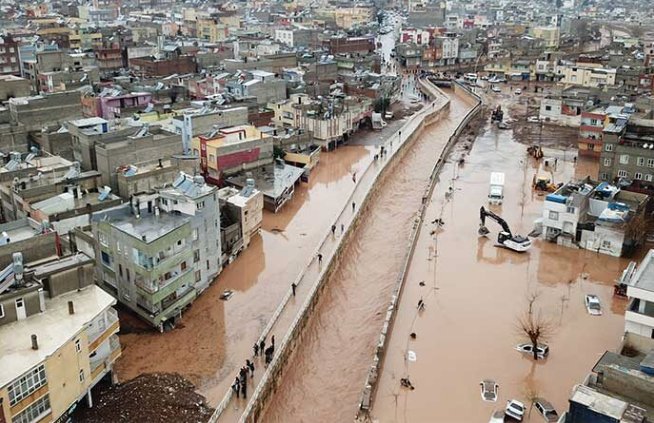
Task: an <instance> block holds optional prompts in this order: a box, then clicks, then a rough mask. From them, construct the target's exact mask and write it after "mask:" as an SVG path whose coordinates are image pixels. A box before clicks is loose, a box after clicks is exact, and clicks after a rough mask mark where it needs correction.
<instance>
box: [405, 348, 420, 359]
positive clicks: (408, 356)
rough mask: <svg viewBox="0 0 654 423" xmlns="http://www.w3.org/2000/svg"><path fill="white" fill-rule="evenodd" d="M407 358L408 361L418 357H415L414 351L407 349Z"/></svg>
mask: <svg viewBox="0 0 654 423" xmlns="http://www.w3.org/2000/svg"><path fill="white" fill-rule="evenodd" d="M407 358H408V359H409V361H416V360H417V359H418V358H417V357H416V352H415V351H411V350H409V352H408V353H407Z"/></svg>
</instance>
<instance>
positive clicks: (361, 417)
mask: <svg viewBox="0 0 654 423" xmlns="http://www.w3.org/2000/svg"><path fill="white" fill-rule="evenodd" d="M424 85H426V86H424V87H423V89H424V91H425V92H433V91H432V90H433V88H432V87H434V88H435V86H434V85H432V84H429V83H424ZM453 89H454V91H455V93H459V94H463V95H466V96H469V97H470V98H471V99H472V100H473V101H475V102H476V103H477V104H476V105H475V107H474V108H473V109H472V110H470V112H468V114H467V115H466V117H465V118H464V119H463V121H461V123H460V124H459V126H457V128H456V130H455V131H454V133H453V134H452V136H450V138H449V140H448V141H447V143H446V145H445V148H443V151H442V152H441V155H440V157H439V158H438V161H437V162H436V164H435V165H434V168H433V169H432V172H431V175H430V177H429V184H428V185H427V188H426V189H425V193H424V195H423V196H422V205H421V206H420V210H419V213H418V218H417V219H416V221H415V222H414V224H413V228H412V229H411V236H410V237H409V242H408V244H407V250H406V253H405V255H404V260H403V264H402V268H401V270H400V273H399V274H398V277H397V281H396V283H395V286H394V288H393V292H392V294H391V300H390V304H389V305H388V308H387V309H386V317H385V319H384V323H383V325H382V329H381V332H380V334H379V340H378V342H377V346H376V347H375V355H374V356H373V360H372V364H371V365H370V369H369V370H368V374H367V376H366V380H365V383H364V387H363V392H362V393H361V400H360V402H359V411H358V413H357V416H356V419H355V420H356V421H365V420H367V418H368V416H369V412H370V410H371V409H372V405H373V404H372V402H373V398H374V396H375V392H376V390H377V381H378V379H379V374H380V373H381V370H382V366H383V362H384V356H385V353H386V346H387V340H388V338H389V337H390V334H391V331H392V327H393V322H394V320H395V314H396V312H397V309H398V306H399V302H400V298H401V296H402V290H403V288H404V281H405V280H406V273H407V271H408V269H409V264H410V263H411V259H412V258H413V253H414V251H415V247H416V244H417V241H418V235H419V234H420V227H421V226H422V223H423V220H424V216H425V212H426V211H427V207H428V205H429V199H430V198H431V195H432V193H433V191H434V187H435V186H436V182H437V180H438V178H437V176H438V173H439V172H440V170H441V168H442V167H443V163H444V162H445V160H446V158H447V155H448V154H449V153H450V150H451V149H452V146H453V145H454V144H455V143H456V140H457V138H458V136H459V135H460V134H461V132H462V131H463V130H464V129H465V127H466V126H467V125H468V123H470V120H472V119H473V118H474V117H475V116H476V115H477V114H478V113H479V111H480V110H481V99H480V98H479V97H478V96H477V95H476V94H474V93H472V92H470V91H469V90H468V89H467V88H465V87H463V86H462V85H458V84H453Z"/></svg>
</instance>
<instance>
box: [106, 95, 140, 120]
mask: <svg viewBox="0 0 654 423" xmlns="http://www.w3.org/2000/svg"><path fill="white" fill-rule="evenodd" d="M97 100H98V105H99V107H98V111H99V113H100V116H99V117H101V118H104V119H116V118H119V117H126V116H124V114H125V112H127V113H132V112H133V110H127V111H125V110H124V109H134V108H137V109H138V108H145V107H146V106H147V105H148V103H151V102H152V93H146V92H139V93H128V94H122V95H118V96H104V97H102V96H101V97H97ZM121 111H122V113H121Z"/></svg>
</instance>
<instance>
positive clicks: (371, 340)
mask: <svg viewBox="0 0 654 423" xmlns="http://www.w3.org/2000/svg"><path fill="white" fill-rule="evenodd" d="M472 106H473V104H472V102H470V101H469V100H467V99H466V100H464V99H463V98H459V97H456V96H453V97H452V103H451V109H450V112H449V113H446V114H444V115H443V117H442V118H441V120H440V121H439V122H438V123H437V124H435V125H432V126H431V127H429V128H427V129H426V130H425V131H424V133H423V135H422V136H421V138H420V139H419V140H417V141H416V143H415V144H414V145H413V146H412V147H411V149H410V150H409V151H408V152H407V153H406V155H405V156H404V157H403V158H402V159H401V160H400V161H399V162H398V163H397V164H396V167H395V168H394V170H392V171H391V172H390V173H389V174H388V177H387V179H386V180H385V182H384V184H383V185H382V186H381V187H380V188H379V191H378V192H377V194H376V196H375V197H374V198H373V199H372V202H371V204H370V208H369V211H368V212H367V214H366V215H365V216H364V218H363V220H362V224H361V225H360V226H359V227H358V228H357V232H356V233H355V235H354V238H353V242H351V243H350V244H349V245H348V246H347V247H346V249H345V251H344V254H343V259H342V260H341V262H340V264H339V267H338V268H337V270H336V271H335V273H334V274H333V275H332V277H331V279H330V280H329V281H328V282H327V288H326V289H325V292H324V293H323V294H322V296H321V298H320V300H319V304H318V306H317V308H316V310H315V311H314V314H313V316H312V318H311V319H310V321H309V324H308V325H307V327H306V328H305V330H304V335H303V338H302V343H301V345H300V347H299V348H298V349H297V350H296V351H295V352H294V355H293V356H292V358H291V361H290V362H289V363H288V364H287V370H285V373H284V375H283V377H282V378H281V381H280V384H279V387H278V388H277V391H276V393H275V394H274V396H273V398H272V400H271V402H270V405H269V406H268V409H267V410H266V414H265V415H264V416H263V418H262V421H265V422H317V421H321V422H322V421H324V422H345V421H352V419H353V418H354V415H355V411H356V404H357V402H358V397H359V395H360V392H361V388H362V382H363V380H364V376H365V374H366V371H367V368H368V365H369V364H370V359H371V357H372V352H373V346H374V344H375V342H376V336H377V334H378V332H379V329H380V327H381V322H382V320H383V312H384V309H385V306H386V304H387V302H388V300H389V295H390V291H391V289H392V285H393V283H394V281H395V279H396V277H397V273H398V270H399V268H400V265H401V261H402V258H403V255H404V253H405V250H406V244H407V240H408V236H409V233H410V228H411V225H412V222H413V219H414V218H415V213H416V211H417V209H418V207H419V205H420V202H421V196H422V193H423V190H424V188H425V187H426V184H427V180H428V177H429V174H430V173H431V170H432V167H433V166H434V163H435V162H436V160H437V158H438V153H439V152H440V149H441V148H442V146H443V145H444V144H445V143H446V142H447V140H448V138H449V136H450V134H451V132H452V131H453V130H454V129H455V128H456V126H457V125H458V123H459V122H460V121H461V120H462V119H463V118H464V117H465V114H466V113H467V111H468V110H469V109H471V108H472Z"/></svg>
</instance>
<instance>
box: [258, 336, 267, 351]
mask: <svg viewBox="0 0 654 423" xmlns="http://www.w3.org/2000/svg"><path fill="white" fill-rule="evenodd" d="M265 349H266V338H263V339H262V340H261V342H259V351H261V354H263V350H265Z"/></svg>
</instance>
